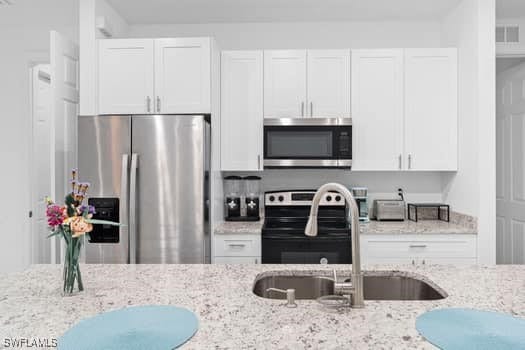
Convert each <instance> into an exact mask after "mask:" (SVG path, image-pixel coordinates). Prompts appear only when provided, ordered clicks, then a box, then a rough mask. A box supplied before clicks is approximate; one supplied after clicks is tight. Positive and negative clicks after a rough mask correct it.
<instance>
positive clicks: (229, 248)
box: [215, 235, 261, 257]
mask: <svg viewBox="0 0 525 350" xmlns="http://www.w3.org/2000/svg"><path fill="white" fill-rule="evenodd" d="M215 256H247V257H255V256H261V237H260V236H255V235H216V236H215Z"/></svg>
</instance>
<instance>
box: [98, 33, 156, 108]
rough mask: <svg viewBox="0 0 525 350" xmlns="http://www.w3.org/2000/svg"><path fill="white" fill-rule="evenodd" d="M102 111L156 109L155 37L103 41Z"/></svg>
mask: <svg viewBox="0 0 525 350" xmlns="http://www.w3.org/2000/svg"><path fill="white" fill-rule="evenodd" d="M98 70H99V89H98V94H99V113H100V114H143V113H150V112H152V111H153V99H154V94H153V40H151V39H111V40H100V42H99V68H98Z"/></svg>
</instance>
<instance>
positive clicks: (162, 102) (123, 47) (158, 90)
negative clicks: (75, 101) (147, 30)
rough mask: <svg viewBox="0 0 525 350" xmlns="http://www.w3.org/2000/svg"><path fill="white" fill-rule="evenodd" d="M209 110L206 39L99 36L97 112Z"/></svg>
mask: <svg viewBox="0 0 525 350" xmlns="http://www.w3.org/2000/svg"><path fill="white" fill-rule="evenodd" d="M154 113H163V114H176V113H211V39H210V38H180V39H104V40H100V43H99V114H154Z"/></svg>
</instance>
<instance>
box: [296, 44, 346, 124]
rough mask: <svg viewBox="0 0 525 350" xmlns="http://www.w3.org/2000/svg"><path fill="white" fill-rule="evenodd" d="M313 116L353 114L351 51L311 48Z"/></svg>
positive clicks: (309, 73) (310, 107) (309, 83)
mask: <svg viewBox="0 0 525 350" xmlns="http://www.w3.org/2000/svg"><path fill="white" fill-rule="evenodd" d="M307 67H308V69H307V75H306V76H307V84H306V85H307V96H308V98H307V100H308V108H307V110H308V113H307V114H308V116H310V117H339V118H340V117H350V50H309V51H308V63H307Z"/></svg>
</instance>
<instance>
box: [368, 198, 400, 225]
mask: <svg viewBox="0 0 525 350" xmlns="http://www.w3.org/2000/svg"><path fill="white" fill-rule="evenodd" d="M374 215H375V218H376V220H378V221H383V220H392V221H403V220H405V201H404V200H400V199H376V200H375V201H374Z"/></svg>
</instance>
